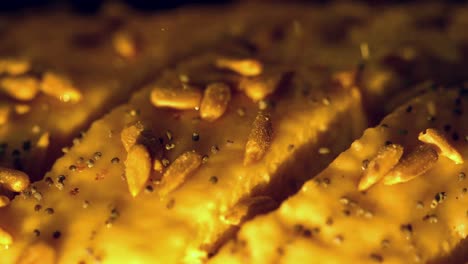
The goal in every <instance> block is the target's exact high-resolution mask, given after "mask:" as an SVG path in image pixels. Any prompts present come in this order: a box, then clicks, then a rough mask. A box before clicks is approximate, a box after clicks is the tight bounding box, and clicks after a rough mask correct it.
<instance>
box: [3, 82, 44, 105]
mask: <svg viewBox="0 0 468 264" xmlns="http://www.w3.org/2000/svg"><path fill="white" fill-rule="evenodd" d="M0 89H1V90H2V91H3V92H5V93H6V94H8V95H9V96H10V97H12V98H14V99H16V100H20V101H31V100H32V99H34V98H35V97H36V95H37V93H38V92H39V82H38V81H37V79H35V78H32V77H4V78H3V79H1V81H0Z"/></svg>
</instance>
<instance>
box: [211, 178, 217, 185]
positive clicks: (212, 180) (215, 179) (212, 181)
mask: <svg viewBox="0 0 468 264" xmlns="http://www.w3.org/2000/svg"><path fill="white" fill-rule="evenodd" d="M210 182H211V183H212V184H216V183H218V177H216V176H211V177H210Z"/></svg>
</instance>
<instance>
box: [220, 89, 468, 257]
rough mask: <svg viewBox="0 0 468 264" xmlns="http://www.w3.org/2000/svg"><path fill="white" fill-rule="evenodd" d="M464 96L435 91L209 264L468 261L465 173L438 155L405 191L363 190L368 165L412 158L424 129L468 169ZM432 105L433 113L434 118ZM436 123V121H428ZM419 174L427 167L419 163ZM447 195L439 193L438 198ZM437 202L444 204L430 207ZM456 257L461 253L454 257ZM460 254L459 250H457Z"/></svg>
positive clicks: (245, 230)
mask: <svg viewBox="0 0 468 264" xmlns="http://www.w3.org/2000/svg"><path fill="white" fill-rule="evenodd" d="M467 103H468V101H467V98H466V94H465V95H462V93H458V92H457V91H451V92H445V91H439V92H430V93H428V94H426V95H423V96H421V97H418V98H415V99H414V100H412V101H410V102H409V103H407V104H406V105H403V106H401V107H400V108H398V110H396V111H395V112H393V113H392V114H390V115H388V116H387V117H386V118H385V119H383V121H382V122H381V124H380V125H379V126H377V127H375V128H369V129H367V130H366V131H365V133H364V135H363V136H362V138H360V139H359V140H356V141H355V142H354V143H353V144H352V145H351V147H350V148H349V149H348V150H347V151H345V152H343V153H342V154H340V155H339V156H338V158H337V159H336V160H335V161H333V162H332V163H331V164H330V165H329V166H328V168H327V169H326V170H324V171H323V172H321V173H320V174H318V175H317V177H315V178H314V179H313V180H310V181H309V182H307V183H306V184H305V185H304V186H303V187H302V189H301V191H300V192H299V193H298V194H296V195H294V196H293V197H291V198H289V199H288V200H287V201H285V202H284V203H283V204H282V205H281V207H280V208H279V209H277V210H276V211H274V212H272V213H270V214H268V215H265V216H260V217H258V218H256V219H254V220H253V221H251V222H248V223H246V224H245V225H244V226H243V227H242V228H241V230H240V233H239V235H238V237H237V239H236V241H231V242H230V243H228V244H227V245H226V246H225V247H224V248H223V249H222V250H221V252H220V253H219V255H217V256H216V257H215V258H214V259H213V260H212V262H211V263H309V262H311V263H312V262H313V263H380V262H382V263H428V262H429V263H462V262H463V261H464V260H465V261H466V259H467V257H468V255H467V254H466V251H463V250H464V248H466V244H465V245H463V242H461V241H462V240H463V239H466V237H467V235H468V215H467V213H468V206H467V205H468V200H467V199H468V193H467V187H468V179H466V177H465V175H466V173H467V172H468V168H467V165H466V163H465V164H459V165H456V164H455V163H454V162H453V161H451V160H450V159H448V158H446V157H443V156H439V160H438V161H437V162H436V164H435V165H434V166H433V167H432V168H431V169H430V170H429V171H428V172H426V173H424V174H423V175H421V176H419V177H417V178H416V179H414V180H411V181H409V182H406V183H401V184H396V185H392V186H385V185H384V184H383V183H382V182H380V183H377V184H376V185H374V186H372V187H370V189H369V190H367V191H366V192H359V191H358V189H357V186H358V183H359V180H360V178H361V177H362V175H363V169H362V166H363V161H365V160H370V159H372V158H373V157H374V156H375V155H376V154H377V152H378V150H379V149H380V148H381V146H383V145H384V144H386V142H388V141H390V142H392V143H394V144H400V145H402V146H403V147H404V149H405V152H411V151H412V150H413V149H414V148H415V147H416V146H417V145H418V144H421V143H422V142H420V141H418V140H417V137H418V134H419V133H420V132H421V131H424V130H426V129H427V128H436V129H439V130H441V131H444V132H443V133H444V137H445V138H446V139H447V140H448V141H449V142H450V144H452V145H453V146H454V147H455V148H456V149H457V150H458V151H459V152H460V153H461V154H462V156H463V157H464V159H465V160H466V159H467V158H468V141H467V139H466V138H464V136H465V135H467V133H468V126H467V124H466V122H464V121H462V120H464V115H461V114H457V111H455V110H456V109H458V110H460V111H462V112H464V113H466V111H467V110H468V107H467ZM429 105H433V107H434V108H435V109H436V114H435V115H433V116H432V114H430V113H429V112H428V106H429ZM431 117H433V118H431ZM418 165H422V164H418ZM442 193H443V194H442ZM434 200H436V201H438V203H437V202H436V203H434ZM457 247H458V249H455V248H457ZM454 249H455V250H454Z"/></svg>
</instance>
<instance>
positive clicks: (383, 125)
mask: <svg viewBox="0 0 468 264" xmlns="http://www.w3.org/2000/svg"><path fill="white" fill-rule="evenodd" d="M380 126H381V127H385V128H389V126H388V125H387V124H382V125H380Z"/></svg>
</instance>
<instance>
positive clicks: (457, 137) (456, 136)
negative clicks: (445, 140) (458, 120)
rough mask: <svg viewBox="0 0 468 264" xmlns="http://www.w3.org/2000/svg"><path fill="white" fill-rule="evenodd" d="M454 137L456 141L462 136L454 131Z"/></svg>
mask: <svg viewBox="0 0 468 264" xmlns="http://www.w3.org/2000/svg"><path fill="white" fill-rule="evenodd" d="M452 139H453V140H454V141H458V140H459V139H460V136H459V135H458V133H457V132H453V134H452Z"/></svg>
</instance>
